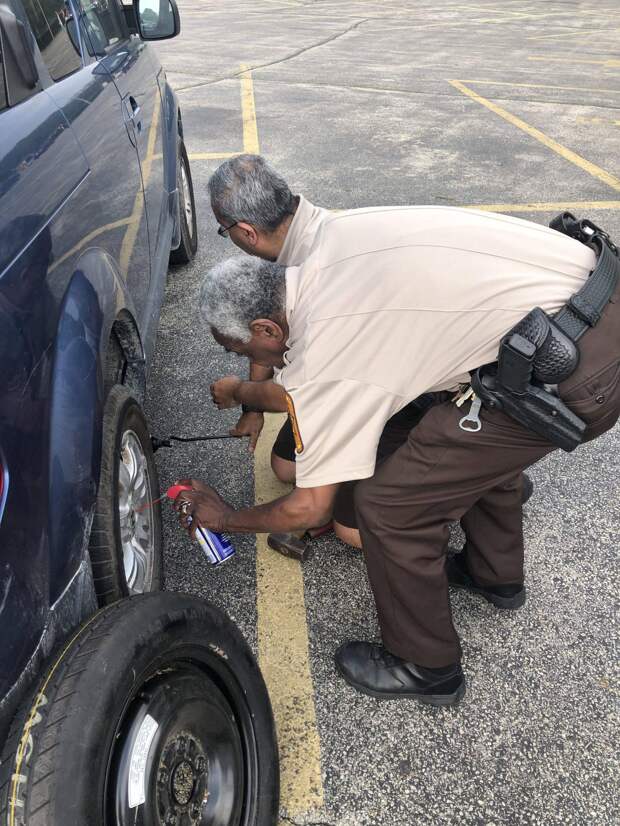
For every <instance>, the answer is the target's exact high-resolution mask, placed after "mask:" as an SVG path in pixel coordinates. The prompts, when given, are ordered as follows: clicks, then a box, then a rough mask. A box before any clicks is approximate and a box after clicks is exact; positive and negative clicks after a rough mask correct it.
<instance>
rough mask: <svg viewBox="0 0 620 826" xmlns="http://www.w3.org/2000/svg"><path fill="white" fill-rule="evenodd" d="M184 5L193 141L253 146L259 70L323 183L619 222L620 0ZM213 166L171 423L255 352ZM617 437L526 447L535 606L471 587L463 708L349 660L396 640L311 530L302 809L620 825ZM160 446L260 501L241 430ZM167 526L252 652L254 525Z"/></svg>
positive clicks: (172, 467) (303, 172)
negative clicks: (312, 786)
mask: <svg viewBox="0 0 620 826" xmlns="http://www.w3.org/2000/svg"><path fill="white" fill-rule="evenodd" d="M179 6H180V11H181V19H182V26H183V32H182V35H181V36H180V37H179V38H178V39H175V40H172V41H168V42H165V43H162V44H160V45H159V46H158V52H159V54H160V58H161V60H162V62H163V64H164V66H165V68H166V71H167V74H168V77H169V79H170V80H171V82H172V84H173V86H174V87H175V88H176V89H177V92H178V94H179V99H180V102H181V107H182V111H183V120H184V127H185V133H186V141H187V145H188V151H189V152H190V154H193V155H197V154H208V153H212V154H217V153H227V152H237V151H242V149H243V134H244V132H243V122H242V116H241V105H240V92H239V86H240V82H239V79H240V76H241V74H242V72H243V71H245V69H244V68H242V67H249V68H250V69H251V70H252V79H253V84H254V99H255V105H256V121H257V129H258V138H259V142H260V149H261V152H262V153H263V154H264V155H266V156H267V157H268V159H269V160H270V161H271V162H272V163H273V165H274V166H275V167H276V168H277V169H278V170H280V171H281V172H282V174H283V175H284V176H285V177H286V178H287V179H288V181H289V183H290V185H291V187H292V188H293V190H294V191H295V192H302V193H303V194H304V195H305V196H306V197H307V198H309V199H310V200H311V201H313V202H315V203H319V204H321V205H323V206H326V207H330V208H334V209H347V208H355V207H362V206H368V205H380V204H459V205H483V206H492V207H493V208H498V207H501V208H502V209H503V210H504V211H506V212H509V213H510V214H514V215H519V216H520V217H523V218H526V219H529V220H532V221H537V222H540V223H548V222H549V220H550V219H551V218H552V217H553V216H554V215H555V214H556V213H557V212H560V211H562V210H563V209H565V208H566V209H571V211H574V212H576V213H579V214H580V215H584V216H585V215H588V216H589V217H590V218H592V219H593V220H594V221H596V222H597V223H599V224H601V225H602V226H603V227H605V228H606V229H608V231H609V232H610V233H611V234H612V236H615V237H616V238H620V179H619V176H620V168H619V167H620V164H619V160H618V159H619V157H620V152H619V149H620V59H619V57H620V56H619V54H618V47H617V42H618V31H619V29H618V23H617V11H618V9H617V2H616V0H602V2H601V3H600V4H593V3H590V2H568V1H567V2H562V3H559V2H548V3H539V2H527V1H526V0H505V2H502V3H499V2H496V3H495V4H492V3H489V2H481V3H474V2H471V3H470V2H467V1H466V0H465V2H462V3H457V2H447V3H442V4H436V3H430V2H406V1H405V0H385V2H363V0H343V2H335V0H324V1H321V0H316V2H312V0H308V1H307V2H297V0H273V1H272V2H270V1H269V0H262V2H254V3H251V2H246V1H245V0H240V2H236V3H234V4H223V3H217V2H213V1H212V0H180V3H179ZM614 15H615V16H614ZM450 80H456V81H460V83H461V84H462V85H464V86H465V87H466V88H467V89H469V90H470V91H471V92H473V93H474V95H476V96H478V99H475V98H472V97H471V96H467V95H466V94H464V93H462V91H460V90H459V88H457V87H456V86H454V85H451V84H450V83H449V81H450ZM479 98H482V99H483V100H484V101H486V102H487V103H489V102H490V103H491V104H492V105H493V106H494V107H495V109H494V110H492V109H490V108H489V107H488V106H487V105H486V104H485V103H481V102H480V100H479ZM498 109H499V110H501V112H502V113H504V114H501V113H500V112H498ZM506 114H507V115H509V116H510V118H512V119H510V118H507V117H506ZM524 127H527V128H524ZM218 163H219V160H218V159H216V158H209V157H207V158H204V157H203V158H200V159H195V160H194V161H193V177H194V186H195V190H196V201H197V210H198V226H199V232H200V250H199V254H198V256H197V258H196V260H195V262H194V263H193V264H192V265H191V266H189V267H186V268H182V269H177V270H174V271H172V272H171V274H170V277H169V283H168V287H167V293H166V303H165V306H164V308H163V312H162V317H161V324H160V330H159V337H158V342H157V349H156V354H155V360H154V364H153V367H152V370H151V375H150V380H149V398H148V400H147V414H148V416H149V419H150V422H151V426H152V431H153V433H155V434H157V435H168V434H170V433H174V434H180V435H187V434H195V433H214V432H224V431H225V430H226V429H227V428H228V427H230V426H231V425H232V424H233V423H234V421H235V420H236V417H237V416H236V412H235V411H227V412H225V413H218V412H217V411H216V410H215V408H214V407H213V405H212V404H211V403H210V400H209V392H208V388H209V384H210V382H211V381H213V379H215V378H217V377H219V376H221V375H225V374H228V373H233V372H234V373H240V372H242V373H243V372H244V371H245V369H246V368H245V365H244V364H243V362H239V361H238V360H236V359H234V358H233V357H232V356H230V355H227V354H226V353H225V352H223V351H221V350H220V349H219V348H217V347H216V346H215V344H214V343H213V341H212V340H211V339H210V336H209V334H208V331H207V330H206V329H205V328H204V325H203V324H202V322H201V320H200V318H199V316H198V313H197V308H196V302H197V293H198V287H199V282H200V278H201V275H202V273H204V272H205V270H206V269H207V268H208V267H209V266H211V265H213V264H214V263H215V262H217V261H219V260H221V259H222V258H223V257H226V256H228V255H230V254H233V252H234V249H233V248H232V247H231V246H230V244H229V242H227V241H225V240H224V239H221V238H218V237H217V235H216V233H215V223H214V220H213V217H212V215H211V213H210V209H209V203H208V197H207V192H206V183H207V180H208V177H209V175H210V174H211V172H212V171H213V169H214V168H215V167H216V166H217V164H218ZM619 445H620V431H619V430H618V428H616V429H615V430H613V431H612V432H610V433H608V434H606V435H605V436H604V437H602V438H601V439H599V440H597V441H596V442H594V443H592V444H589V445H587V446H585V447H583V448H580V449H578V450H577V451H576V452H575V453H574V454H571V455H566V454H561V453H560V452H557V453H555V454H553V455H551V456H550V457H548V458H547V459H545V460H544V461H542V462H540V463H539V464H538V465H536V466H535V467H534V468H533V469H532V472H531V475H532V478H533V480H534V483H535V486H536V490H535V493H534V496H533V498H532V499H531V501H530V503H529V504H528V506H527V508H526V518H525V537H526V583H527V588H528V601H527V603H526V605H525V607H524V608H523V609H521V610H520V611H518V612H515V613H509V612H505V613H502V612H499V611H497V610H496V609H494V608H493V607H492V606H490V605H488V604H487V603H485V602H484V601H482V600H481V599H479V598H477V597H475V596H472V595H468V594H466V593H463V592H456V593H454V594H453V599H452V604H453V611H454V620H455V624H456V626H457V628H458V630H459V633H460V635H461V639H462V643H463V649H464V662H463V666H464V669H465V672H466V675H467V681H468V691H467V695H466V697H465V699H464V701H463V703H462V704H461V705H460V706H459V707H458V708H455V709H446V710H439V709H433V708H429V707H424V706H420V705H417V704H416V703H415V702H413V701H404V702H403V701H401V702H396V703H394V702H391V703H386V702H383V703H382V702H379V701H375V700H373V699H371V698H369V697H365V696H363V695H360V694H357V693H356V692H354V691H353V690H352V689H350V688H349V687H348V686H346V685H345V684H344V683H343V682H342V681H341V680H340V679H339V678H338V677H337V676H336V673H335V670H334V666H333V653H334V651H335V649H336V648H337V647H338V645H339V644H340V643H341V642H343V641H345V640H347V639H354V638H358V639H364V638H368V639H374V638H377V636H378V628H377V622H376V615H375V609H374V604H373V600H372V596H371V593H370V590H369V587H368V581H367V577H366V572H365V567H364V563H363V560H362V558H361V557H360V555H359V554H358V553H357V552H355V551H352V550H351V549H349V548H347V547H345V546H344V545H342V544H341V543H339V542H338V541H337V540H336V539H335V538H333V536H331V537H329V536H328V537H323V538H321V539H319V540H316V541H314V543H313V549H314V552H313V556H312V558H311V559H310V561H309V562H307V563H305V564H304V567H303V580H304V588H305V600H306V613H307V632H308V644H309V657H310V666H311V674H312V681H313V692H314V701H315V706H316V718H317V723H316V725H317V729H318V734H319V737H320V744H321V777H322V785H323V802H322V805H320V806H314V807H313V808H308V809H307V810H300V809H299V806H295V805H293V803H292V802H291V801H290V800H287V799H286V798H285V799H283V800H282V811H281V816H282V822H283V823H295V824H306V825H307V824H317V826H318V824H326V825H327V824H329V826H383V825H384V824H398V826H400V825H401V824H403V826H404V824H407V826H448V825H449V826H456V824H459V826H461V825H462V826H500V825H501V826H611V825H612V824H616V823H618V810H619V800H618V780H619V777H618V750H617V743H618V718H617V711H618V705H617V698H618V676H619V673H618V672H619V669H618V653H617V594H618V584H619V583H618V565H617V556H618V554H617V548H618V545H619V542H620V483H619V481H618V480H619V478H620V473H619V472H620V458H619V457H620V453H619V451H618V447H619ZM157 459H158V465H159V471H160V477H161V484H162V487H164V486H165V485H167V484H169V483H171V482H172V481H173V480H174V479H176V478H178V477H179V476H186V475H196V476H199V477H202V478H204V479H205V480H207V481H209V482H210V483H212V484H214V485H215V486H216V487H217V488H218V489H219V490H220V492H221V494H222V495H223V496H224V497H225V498H226V499H228V500H229V501H230V502H231V503H233V504H234V505H236V506H243V505H250V504H252V503H253V502H254V496H255V492H254V479H253V464H252V460H251V457H250V456H249V455H248V452H247V449H246V447H245V445H244V444H243V443H240V442H236V441H222V442H211V443H208V445H207V446H195V445H187V446H182V447H177V448H175V449H174V450H171V451H165V450H162V451H160V452H159V453H158V454H157ZM165 532H166V533H165V537H166V584H167V587H168V588H171V589H178V590H183V591H187V592H190V593H194V594H200V595H202V596H204V597H206V598H207V599H210V600H212V601H213V602H215V603H216V604H218V605H220V606H221V607H224V608H225V609H226V610H227V611H228V613H229V614H230V615H231V616H232V617H233V619H234V620H235V621H236V622H237V623H238V624H239V626H240V628H241V629H242V631H243V633H244V634H245V635H246V637H247V638H248V640H249V641H250V643H251V645H252V646H253V647H254V648H255V650H256V647H257V619H258V618H257V607H256V590H257V582H256V563H255V540H254V537H253V536H239V537H235V538H234V544H235V547H236V548H237V556H236V558H235V561H234V562H233V563H231V564H230V565H228V566H224V567H223V568H222V569H220V570H217V571H213V570H212V569H210V568H209V567H208V566H207V564H206V563H205V562H204V560H203V559H202V558H201V557H200V556H199V553H198V551H197V550H196V547H195V546H193V545H192V544H191V543H190V542H189V541H188V540H187V539H186V538H185V537H184V536H183V535H182V534H181V532H180V530H179V529H178V527H177V526H176V524H175V522H174V521H173V519H172V514H171V512H170V511H167V512H166V513H165ZM454 541H455V542H458V541H459V539H458V531H456V532H455V536H454ZM295 666H296V664H295V663H291V665H290V667H291V668H292V669H294V668H295ZM287 745H291V744H287ZM301 747H302V748H303V744H301Z"/></svg>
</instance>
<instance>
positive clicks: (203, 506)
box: [174, 479, 233, 539]
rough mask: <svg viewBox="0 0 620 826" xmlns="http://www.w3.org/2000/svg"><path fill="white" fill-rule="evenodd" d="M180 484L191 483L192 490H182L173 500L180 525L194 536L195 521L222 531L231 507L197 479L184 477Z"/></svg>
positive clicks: (212, 489)
mask: <svg viewBox="0 0 620 826" xmlns="http://www.w3.org/2000/svg"><path fill="white" fill-rule="evenodd" d="M181 484H191V485H192V487H193V488H194V490H182V491H181V492H180V493H179V495H178V496H177V498H176V499H175V500H174V509H175V510H176V511H177V513H178V514H179V522H180V523H181V527H182V528H185V530H186V531H187V532H188V533H189V535H190V536H191V537H192V539H193V538H194V534H195V532H196V523H197V522H198V523H200V524H201V525H202V526H203V527H205V528H208V529H209V530H211V531H217V532H220V531H222V530H223V529H224V528H223V525H224V519H225V517H226V515H227V514H229V513H232V511H233V508H232V507H231V506H230V505H229V504H228V503H227V502H225V501H224V500H223V499H222V497H221V496H220V495H219V493H218V492H217V491H216V490H214V488H211V487H209V485H205V484H204V482H199V481H198V480H197V479H189V480H188V479H184V480H183V481H182V482H181Z"/></svg>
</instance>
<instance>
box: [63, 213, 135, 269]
mask: <svg viewBox="0 0 620 826" xmlns="http://www.w3.org/2000/svg"><path fill="white" fill-rule="evenodd" d="M134 220H135V218H134V217H133V216H132V215H130V216H129V218H121V219H120V220H119V221H112V222H111V223H110V224H103V225H102V226H100V227H97V229H94V230H93V231H92V232H89V233H88V235H85V236H84V237H83V238H81V239H80V240H79V241H78V242H77V244H75V246H73V247H71V249H70V250H68V251H67V252H65V253H64V255H62V256H61V257H60V258H59V259H58V260H57V261H54V263H53V264H52V266H51V267H50V269H49V272H50V273H52V272H54V270H56V269H57V268H58V267H60V265H61V264H64V262H65V261H66V260H67V258H71V256H73V255H75V253H76V252H79V251H80V250H81V249H82V248H83V247H85V246H86V245H87V244H90V242H91V241H94V240H95V238H98V237H99V236H100V235H103V233H104V232H111V231H112V230H114V229H120V228H121V227H126V226H127V225H128V224H130V223H131V222H132V221H134Z"/></svg>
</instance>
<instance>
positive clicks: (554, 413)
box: [471, 212, 620, 451]
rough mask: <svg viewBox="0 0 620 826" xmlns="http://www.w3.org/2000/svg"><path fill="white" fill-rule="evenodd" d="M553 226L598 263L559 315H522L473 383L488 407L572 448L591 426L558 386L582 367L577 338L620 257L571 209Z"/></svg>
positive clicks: (610, 284)
mask: <svg viewBox="0 0 620 826" xmlns="http://www.w3.org/2000/svg"><path fill="white" fill-rule="evenodd" d="M550 226H551V228H552V229H556V230H558V231H559V232H563V233H565V234H566V235H570V236H571V237H572V238H575V239H576V240H578V241H581V242H582V243H584V244H587V245H588V246H590V247H592V249H594V250H595V251H596V252H597V255H598V260H597V265H596V267H595V268H594V270H593V271H592V273H591V274H590V277H589V278H588V280H587V281H586V283H585V285H584V286H583V287H582V289H581V290H580V291H579V292H578V293H576V294H575V295H574V296H573V297H572V298H571V299H570V301H569V302H568V303H567V304H566V305H565V307H563V308H562V309H561V310H560V312H559V313H558V314H557V315H556V316H555V318H550V317H549V316H548V315H547V314H546V313H545V312H544V311H543V310H541V309H540V307H535V308H534V309H533V310H532V311H531V312H529V313H528V314H527V315H526V316H525V318H523V319H521V321H520V322H519V323H518V324H517V325H516V326H515V327H513V329H512V330H510V331H509V332H508V333H507V335H505V336H504V338H503V339H502V340H501V342H500V349H499V356H498V361H497V363H496V364H489V365H485V366H484V367H480V368H479V369H478V370H476V372H475V373H474V374H473V375H472V380H471V386H472V388H473V389H474V392H475V393H476V395H477V396H478V397H479V398H480V401H481V402H482V404H483V405H484V407H486V408H488V409H490V410H502V411H503V412H504V413H506V414H507V415H508V416H511V417H512V418H513V419H515V420H516V421H517V422H519V423H520V424H522V425H523V426H524V427H526V428H528V429H529V430H532V431H533V432H534V433H538V434H539V435H540V436H542V437H543V438H544V439H545V440H546V441H548V442H550V443H551V444H554V445H556V446H557V447H560V448H562V449H563V450H566V451H571V450H574V449H575V448H576V447H577V446H578V445H579V444H581V442H582V440H583V435H584V432H585V429H586V425H585V422H583V420H582V419H580V418H579V417H578V416H576V415H575V414H574V413H573V412H572V411H571V410H569V408H568V407H567V406H566V405H565V404H564V402H563V401H562V400H561V399H560V398H559V396H558V394H557V385H558V384H560V382H562V381H564V380H565V379H567V378H568V377H569V376H570V375H571V373H573V371H574V370H575V368H576V367H577V364H578V363H579V351H578V349H577V346H576V344H575V342H576V341H577V340H578V339H579V338H580V337H581V335H583V333H584V332H585V331H586V330H587V329H588V328H590V327H593V326H594V325H595V324H596V323H597V321H598V319H599V318H600V314H601V312H602V311H603V308H604V306H605V304H606V303H607V301H608V300H609V298H610V297H611V294H612V292H613V289H614V288H615V284H616V282H617V280H618V277H619V275H620V262H619V261H618V252H617V249H616V247H615V246H614V244H613V243H612V242H611V240H610V239H609V236H608V235H607V234H606V233H605V232H603V230H601V229H600V227H597V226H596V224H593V223H592V222H591V221H588V220H587V219H585V220H582V221H577V219H576V218H575V217H574V216H573V215H571V214H570V213H569V212H566V213H563V214H562V215H560V216H558V217H557V218H555V219H554V220H553V221H552V222H551V224H550Z"/></svg>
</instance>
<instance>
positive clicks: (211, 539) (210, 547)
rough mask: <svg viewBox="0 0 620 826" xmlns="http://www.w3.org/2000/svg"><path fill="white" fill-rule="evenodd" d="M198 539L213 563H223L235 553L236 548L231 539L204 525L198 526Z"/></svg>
mask: <svg viewBox="0 0 620 826" xmlns="http://www.w3.org/2000/svg"><path fill="white" fill-rule="evenodd" d="M196 539H197V540H198V543H199V544H200V547H201V548H202V549H203V551H204V552H205V555H206V557H207V559H208V560H209V562H210V563H211V564H212V565H221V564H222V562H226V560H227V559H230V558H231V556H234V554H235V549H234V547H233V545H232V542H231V541H230V540H229V539H227V538H226V537H225V536H222V534H221V533H215V531H210V530H207V528H203V527H202V525H199V526H198V527H197V528H196Z"/></svg>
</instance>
